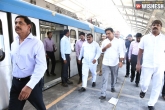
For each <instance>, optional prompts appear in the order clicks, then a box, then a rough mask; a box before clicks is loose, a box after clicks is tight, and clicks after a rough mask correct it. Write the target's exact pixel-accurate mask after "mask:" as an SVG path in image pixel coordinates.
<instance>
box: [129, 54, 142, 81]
mask: <svg viewBox="0 0 165 110" xmlns="http://www.w3.org/2000/svg"><path fill="white" fill-rule="evenodd" d="M136 64H137V55H133V54H132V55H131V79H132V80H134V78H135V72H136ZM140 73H141V72H136V80H135V83H136V84H138V83H139V81H140Z"/></svg>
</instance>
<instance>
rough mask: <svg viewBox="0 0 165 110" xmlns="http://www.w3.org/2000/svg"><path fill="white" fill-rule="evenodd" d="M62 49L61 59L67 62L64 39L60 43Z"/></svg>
mask: <svg viewBox="0 0 165 110" xmlns="http://www.w3.org/2000/svg"><path fill="white" fill-rule="evenodd" d="M60 47H61V57H62V59H63V60H66V57H65V40H64V39H63V38H62V39H61V41H60Z"/></svg>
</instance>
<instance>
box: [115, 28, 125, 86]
mask: <svg viewBox="0 0 165 110" xmlns="http://www.w3.org/2000/svg"><path fill="white" fill-rule="evenodd" d="M115 37H116V38H117V39H119V40H120V44H121V46H122V49H123V52H124V53H123V54H125V52H126V47H125V41H124V40H123V39H121V38H120V32H119V31H116V32H115ZM119 60H120V55H119ZM118 73H119V67H118V69H117V74H116V83H117V77H118Z"/></svg>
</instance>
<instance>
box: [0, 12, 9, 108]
mask: <svg viewBox="0 0 165 110" xmlns="http://www.w3.org/2000/svg"><path fill="white" fill-rule="evenodd" d="M0 15H1V16H0V87H1V89H0V110H3V109H5V108H7V106H8V104H9V103H8V102H9V92H10V88H11V70H12V68H11V57H10V43H9V33H8V22H7V13H5V12H1V11H0Z"/></svg>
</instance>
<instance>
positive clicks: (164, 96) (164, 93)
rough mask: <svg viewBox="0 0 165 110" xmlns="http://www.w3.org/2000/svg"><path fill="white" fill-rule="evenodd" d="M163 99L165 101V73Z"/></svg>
mask: <svg viewBox="0 0 165 110" xmlns="http://www.w3.org/2000/svg"><path fill="white" fill-rule="evenodd" d="M162 97H163V99H164V100H165V72H164V85H163V89H162Z"/></svg>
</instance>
